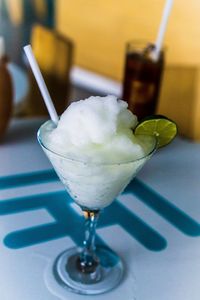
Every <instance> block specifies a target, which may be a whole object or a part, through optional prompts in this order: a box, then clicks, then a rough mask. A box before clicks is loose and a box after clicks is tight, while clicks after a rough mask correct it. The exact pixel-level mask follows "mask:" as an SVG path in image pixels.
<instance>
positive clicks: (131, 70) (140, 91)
mask: <svg viewBox="0 0 200 300" xmlns="http://www.w3.org/2000/svg"><path fill="white" fill-rule="evenodd" d="M153 50H154V45H153V44H148V43H146V42H142V41H141V42H139V41H138V42H137V41H135V42H134V41H133V42H130V43H128V44H127V49H126V61H125V70H124V82H123V95H122V99H124V100H126V101H127V102H128V105H129V109H130V110H131V111H132V112H133V113H134V114H136V115H137V117H138V119H139V120H141V119H142V118H144V117H146V116H149V115H152V114H155V112H156V107H157V103H158V99H159V91H160V85H161V79H162V73H163V68H164V51H162V52H161V53H160V55H159V58H158V60H157V61H155V60H153V59H152V52H153Z"/></svg>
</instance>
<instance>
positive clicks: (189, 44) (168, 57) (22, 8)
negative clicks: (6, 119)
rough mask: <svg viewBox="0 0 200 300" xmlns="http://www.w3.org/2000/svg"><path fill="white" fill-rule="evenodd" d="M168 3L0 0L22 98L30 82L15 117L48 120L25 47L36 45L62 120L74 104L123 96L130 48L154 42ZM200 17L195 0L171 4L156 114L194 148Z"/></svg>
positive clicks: (3, 32)
mask: <svg viewBox="0 0 200 300" xmlns="http://www.w3.org/2000/svg"><path fill="white" fill-rule="evenodd" d="M164 4H165V1H164V0H151V1H149V0H140V1H132V0H126V1H122V0H117V1H116V0H109V1H107V0H96V1H92V0H73V1H69V0H0V36H3V37H4V39H5V44H6V54H7V56H8V57H9V60H10V63H11V64H12V68H11V69H12V70H11V71H12V76H15V77H17V78H18V88H17V89H18V91H17V92H18V94H20V92H19V85H21V90H23V87H22V86H23V85H25V79H24V81H23V80H21V82H19V78H20V76H21V77H23V73H25V74H26V77H27V78H28V90H27V91H26V92H25V91H24V90H23V91H24V93H22V96H23V97H21V98H23V101H22V99H20V100H19V99H18V103H17V105H16V107H15V109H14V114H15V116H18V117H19V116H20V117H24V116H31V115H34V116H35V115H40V114H45V113H46V110H45V108H44V107H43V106H42V105H40V103H41V102H40V100H38V101H36V100H35V99H36V98H38V99H39V97H40V94H39V92H36V90H37V88H35V87H36V86H35V81H34V78H33V76H32V74H31V72H30V70H28V66H27V64H26V60H25V57H24V54H23V50H22V47H23V46H24V45H26V44H27V43H30V42H31V44H32V46H33V50H34V53H35V55H36V58H37V60H38V62H39V65H40V68H41V70H42V71H43V74H44V77H45V81H46V82H47V86H48V88H49V90H50V94H51V95H52V98H53V99H54V101H55V102H56V106H57V110H58V112H59V113H61V112H62V111H63V110H64V108H65V107H66V106H67V105H68V104H69V103H70V102H71V101H73V100H79V99H81V98H85V97H87V96H89V95H91V94H94V95H105V94H109V93H110V94H115V95H117V96H118V97H121V95H122V86H123V80H124V68H125V51H126V50H125V49H126V44H127V42H128V41H131V40H147V41H149V42H154V41H155V39H156V35H157V31H158V27H159V24H160V20H161V16H162V11H163V7H164ZM199 11H200V2H199V1H198V0H193V1H192V2H190V3H189V4H188V1H186V0H176V1H175V2H174V5H173V8H172V12H171V15H170V18H169V23H168V26H167V31H166V36H165V42H164V45H165V68H164V74H163V80H162V84H161V90H160V97H159V99H158V103H157V108H156V112H157V113H161V114H164V115H167V116H168V117H170V118H172V119H174V120H175V121H176V122H177V123H178V126H179V133H180V134H181V135H183V136H185V137H187V138H190V139H192V140H195V141H199V140H200V128H199V127H200V126H199V122H198V120H199V118H200V88H199V87H200V79H199V78H200V76H199V64H200V56H199V53H200V42H199V40H198V37H199V35H200V27H199V26H198V25H199V24H198V23H199V22H198V21H199ZM38 25H40V26H38ZM20 72H21V73H20ZM13 74H14V75H13ZM16 80H17V79H16V78H15V81H16ZM15 89H16V88H15ZM62 90H63V92H62ZM15 92H16V91H15ZM18 98H20V97H18ZM36 106H37V107H36Z"/></svg>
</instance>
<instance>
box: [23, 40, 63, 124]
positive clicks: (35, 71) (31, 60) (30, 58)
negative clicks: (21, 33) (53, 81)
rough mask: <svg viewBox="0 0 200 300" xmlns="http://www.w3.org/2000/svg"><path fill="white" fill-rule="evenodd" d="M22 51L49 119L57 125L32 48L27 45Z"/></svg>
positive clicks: (54, 111)
mask: <svg viewBox="0 0 200 300" xmlns="http://www.w3.org/2000/svg"><path fill="white" fill-rule="evenodd" d="M24 51H25V53H26V56H27V58H28V61H29V64H30V66H31V69H32V71H33V74H34V76H35V79H36V81H37V84H38V86H39V89H40V92H41V94H42V97H43V99H44V102H45V104H46V107H47V110H48V112H49V115H50V117H51V120H52V121H53V122H54V123H55V124H57V123H58V120H59V118H58V114H57V112H56V110H55V107H54V105H53V102H52V100H51V97H50V95H49V92H48V89H47V87H46V84H45V82H44V79H43V77H42V74H41V72H40V69H39V66H38V64H37V61H36V59H35V56H34V54H33V51H32V48H31V46H30V45H27V46H25V47H24Z"/></svg>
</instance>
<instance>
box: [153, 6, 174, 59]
mask: <svg viewBox="0 0 200 300" xmlns="http://www.w3.org/2000/svg"><path fill="white" fill-rule="evenodd" d="M172 5H173V0H166V3H165V7H164V10H163V15H162V19H161V23H160V27H159V30H158V35H157V39H156V42H155V50H154V52H153V53H152V58H153V59H154V60H155V61H156V60H158V56H159V54H160V50H161V48H162V45H163V40H164V36H165V32H166V28H167V23H168V19H169V15H170V12H171V9H172Z"/></svg>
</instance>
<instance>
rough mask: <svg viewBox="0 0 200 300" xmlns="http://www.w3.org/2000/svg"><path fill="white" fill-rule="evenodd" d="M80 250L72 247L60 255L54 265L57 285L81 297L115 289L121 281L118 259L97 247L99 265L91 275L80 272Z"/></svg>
mask: <svg viewBox="0 0 200 300" xmlns="http://www.w3.org/2000/svg"><path fill="white" fill-rule="evenodd" d="M80 253H81V249H79V248H77V247H74V248H71V249H68V250H66V251H64V252H63V253H61V254H60V255H59V256H58V258H57V259H56V261H55V264H54V275H55V277H56V280H57V281H58V283H59V284H61V285H63V286H64V287H66V288H68V289H69V290H70V291H72V292H75V293H78V294H83V295H97V294H102V293H105V292H107V291H109V290H111V289H113V288H114V287H116V286H117V285H118V284H119V282H120V281H121V279H122V275H123V271H124V267H123V264H122V261H121V260H120V258H119V257H118V256H117V255H116V254H115V253H114V252H112V251H111V250H110V249H108V248H106V247H98V248H97V249H96V254H97V256H98V258H99V265H98V267H97V268H96V270H95V271H94V272H93V273H84V272H82V271H81V270H80V268H79V265H78V259H79V256H80Z"/></svg>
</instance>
